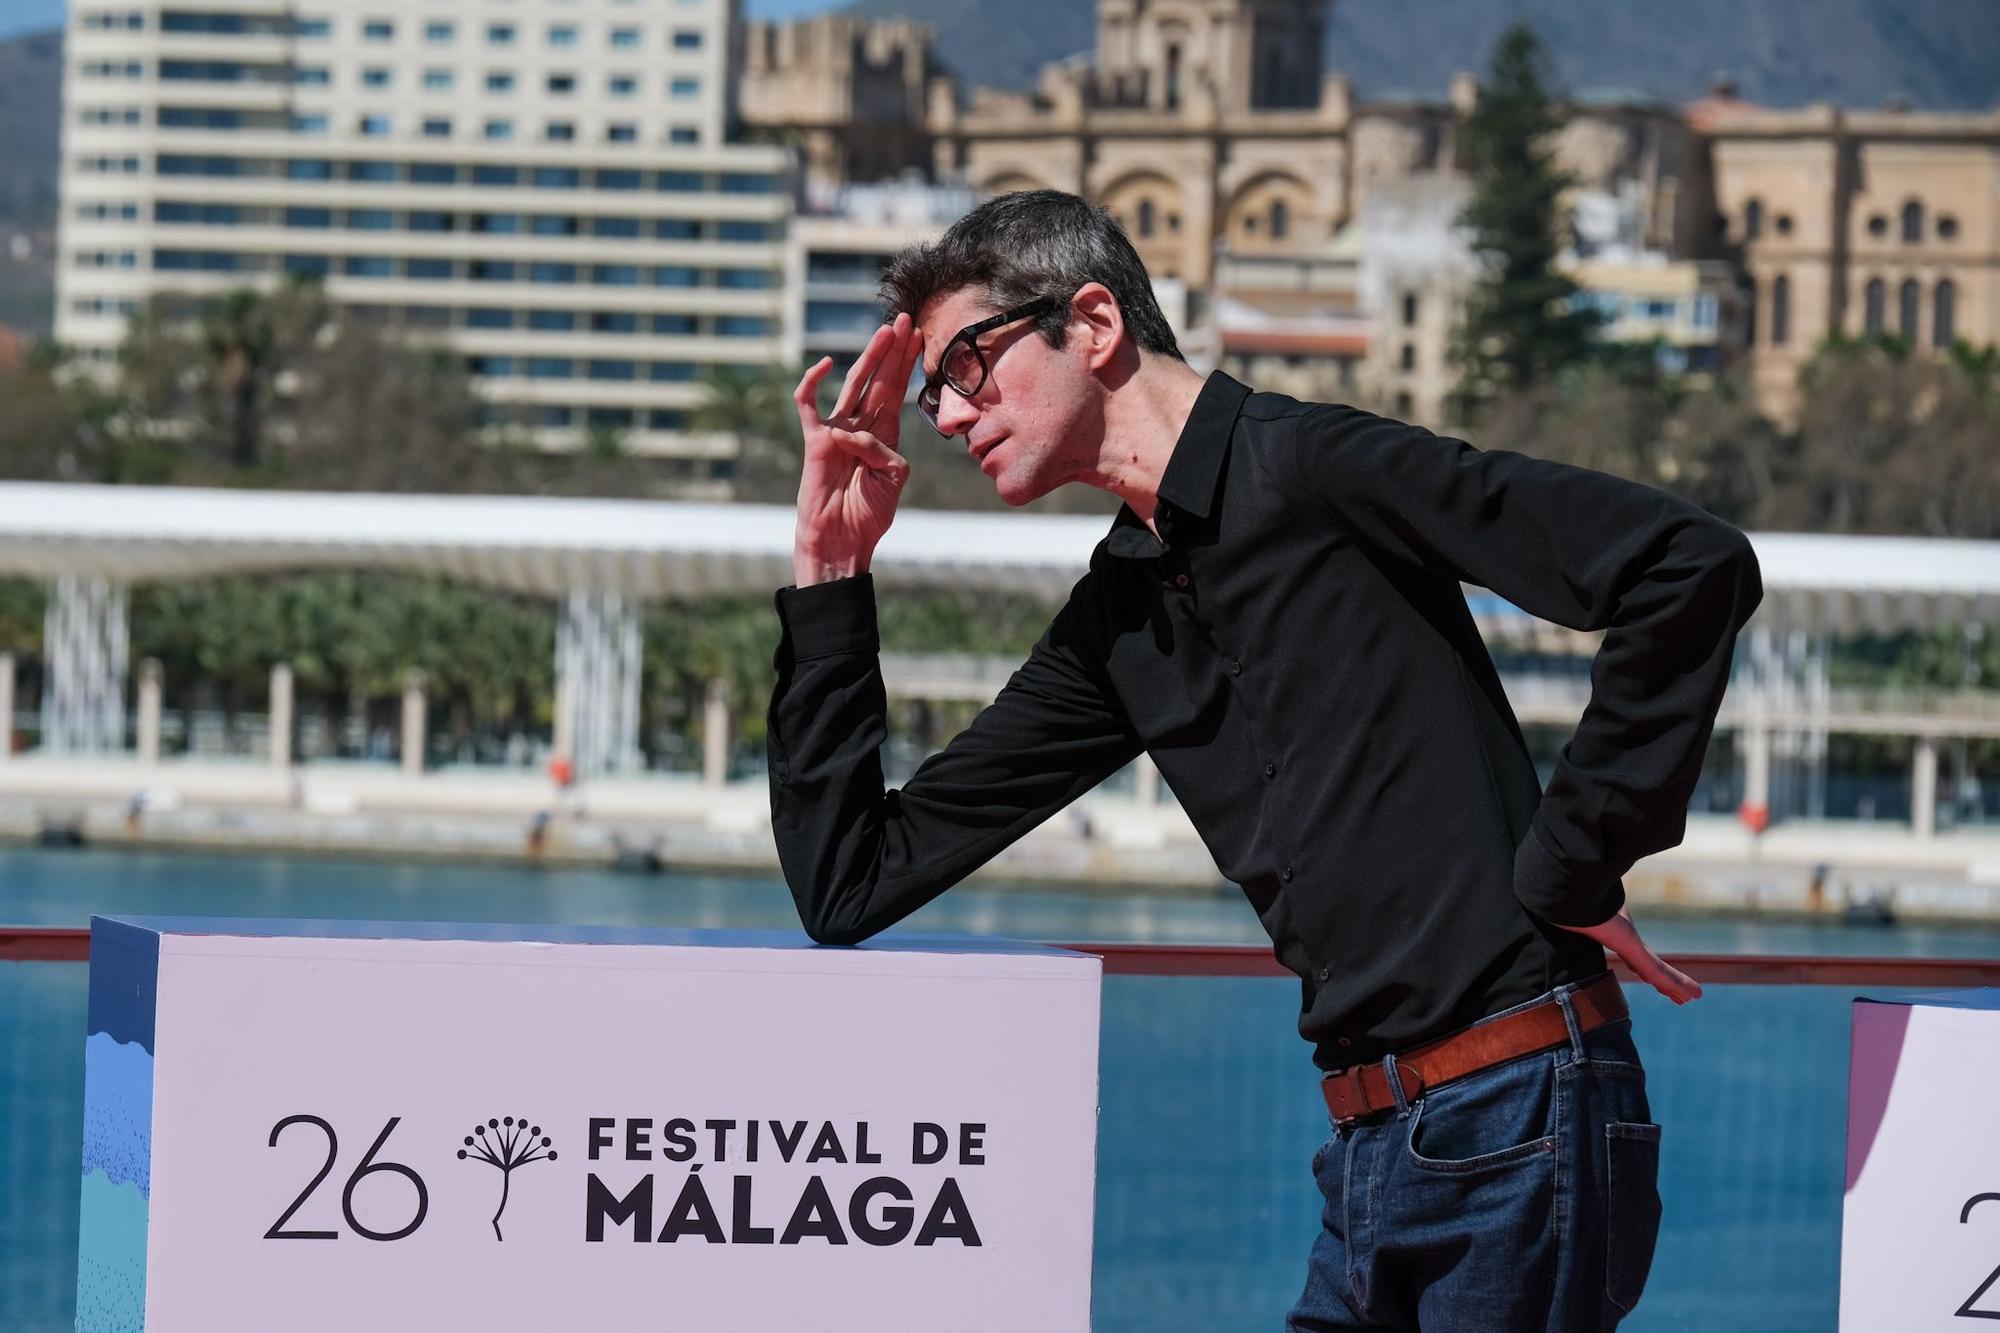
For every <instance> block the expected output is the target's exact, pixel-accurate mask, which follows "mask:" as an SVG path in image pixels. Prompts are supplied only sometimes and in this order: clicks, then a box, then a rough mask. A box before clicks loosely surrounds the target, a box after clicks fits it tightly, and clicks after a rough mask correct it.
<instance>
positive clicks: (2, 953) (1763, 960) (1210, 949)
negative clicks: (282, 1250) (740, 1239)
mask: <svg viewBox="0 0 2000 1333" xmlns="http://www.w3.org/2000/svg"><path fill="white" fill-rule="evenodd" d="M1060 947H1062V948H1065V949H1075V950H1076V951H1078V952H1079V953H1094V954H1096V955H1097V956H1098V957H1100V958H1102V959H1103V960H1104V970H1105V972H1106V973H1107V974H1109V975H1112V976H1124V977H1145V976H1150V977H1289V976H1291V975H1292V974H1291V973H1290V972H1287V971H1286V970H1285V969H1284V968H1282V967H1280V966H1279V965H1278V962H1277V960H1276V959H1275V958H1273V957H1272V956H1271V951H1270V950H1268V949H1265V948H1262V947H1259V946H1257V945H1252V944H1095V943H1081V944H1063V945H1061V946H1060ZM89 957H90V932H89V931H87V930H83V929H80V928H77V927H72V926H0V962H8V961H12V962H40V963H80V962H84V961H86V960H87V959H89ZM1667 961H1668V962H1670V963H1672V964H1673V965H1674V966H1675V967H1678V968H1680V969H1681V970H1682V971H1683V972H1686V973H1688V974H1689V975H1690V976H1692V977H1695V978H1696V979H1697V980H1700V981H1703V982H1708V983H1713V984H1715V985H1734V986H1746V985H1747V986H1777V985H1784V986H1937V987H1959V986H2000V959H1985V958H1801V957H1774V956H1769V955H1759V954H1712V953H1683V954H1668V955H1667ZM1614 967H1615V968H1616V970H1617V971H1618V974H1619V975H1620V976H1621V977H1623V978H1624V979H1625V980H1626V981H1630V980H1631V979H1632V976H1631V973H1630V972H1628V971H1627V970H1626V969H1625V967H1624V965H1623V964H1622V963H1614Z"/></svg>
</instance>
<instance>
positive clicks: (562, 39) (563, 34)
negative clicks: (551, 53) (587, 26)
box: [549, 23, 576, 47]
mask: <svg viewBox="0 0 2000 1333" xmlns="http://www.w3.org/2000/svg"><path fill="white" fill-rule="evenodd" d="M549 45H550V46H554V47H570V46H575V45H576V26H575V25H574V24H570V23H554V24H550V25H549Z"/></svg>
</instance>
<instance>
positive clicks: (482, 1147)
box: [458, 1115, 556, 1240]
mask: <svg viewBox="0 0 2000 1333" xmlns="http://www.w3.org/2000/svg"><path fill="white" fill-rule="evenodd" d="M458 1155H459V1157H460V1158H461V1159H468V1158H469V1159H471V1160H473V1161H478V1162H485V1163H486V1164H487V1165H488V1166H492V1167H497V1168H499V1171H500V1206H499V1207H498V1208H496V1209H494V1210H493V1238H494V1239H495V1240H505V1239H506V1237H505V1236H503V1235H501V1234H500V1214H502V1213H504V1212H506V1211H507V1186H508V1183H509V1182H510V1181H511V1180H512V1178H513V1175H514V1170H515V1168H516V1167H522V1166H526V1165H527V1164H528V1163H530V1162H553V1161H555V1160H556V1154H555V1150H554V1149H553V1148H551V1147H550V1146H549V1139H548V1136H546V1135H545V1134H543V1133H542V1127H541V1126H540V1125H530V1124H529V1123H528V1121H527V1118H526V1117H525V1116H522V1117H516V1116H511V1115H510V1116H507V1117H506V1118H504V1119H501V1120H488V1121H487V1122H486V1123H485V1124H483V1125H475V1126H473V1129H472V1133H470V1134H467V1135H466V1136H465V1146H464V1147H463V1148H460V1149H459V1150H458Z"/></svg>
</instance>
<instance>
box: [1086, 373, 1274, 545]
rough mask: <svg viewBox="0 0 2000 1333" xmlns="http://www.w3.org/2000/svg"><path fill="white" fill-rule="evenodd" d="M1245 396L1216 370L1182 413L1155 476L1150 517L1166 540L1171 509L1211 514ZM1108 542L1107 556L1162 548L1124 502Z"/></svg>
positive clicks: (1171, 523) (1171, 535)
mask: <svg viewBox="0 0 2000 1333" xmlns="http://www.w3.org/2000/svg"><path fill="white" fill-rule="evenodd" d="M1249 396H1250V390H1249V389H1248V388H1246V387H1245V386H1244V385H1242V384H1239V383H1238V382H1237V381H1235V380H1233V379H1231V378H1230V377H1229V376H1227V375H1225V374H1223V373H1222V372H1221V371H1219V370H1218V371H1216V372H1215V373H1213V374H1211V375H1210V376H1209V377H1208V382H1207V383H1205V384H1203V385H1202V386H1201V393H1200V395H1199V396H1197V397H1196V398H1195V400H1194V410H1193V411H1191V412H1189V413H1188V419H1187V424H1186V425H1185V426H1183V427H1182V428H1181V434H1180V438H1179V439H1178V440H1176V441H1175V442H1174V451H1173V453H1172V454H1171V455H1169V456H1168V458H1167V470H1166V471H1165V472H1164V473H1163V474H1161V477H1160V489H1159V495H1158V498H1159V501H1160V503H1159V505H1158V506H1157V507H1156V509H1155V521H1156V522H1157V523H1158V525H1159V528H1160V531H1161V533H1162V534H1164V535H1165V536H1166V537H1167V539H1168V540H1169V541H1172V540H1173V539H1174V537H1175V535H1176V533H1175V527H1176V524H1175V522H1174V519H1175V517H1176V516H1177V514H1176V511H1178V514H1185V515H1189V516H1191V517H1194V518H1203V519H1205V518H1208V517H1210V515H1211V513H1212V512H1213V510H1214V508H1215V494H1216V490H1217V489H1218V487H1219V486H1220V484H1221V481H1222V464H1223V460H1224V459H1226V458H1227V457H1228V456H1229V440H1230V437H1231V436H1232V435H1233V434H1235V431H1236V417H1237V414H1238V413H1240V412H1241V411H1242V410H1243V401H1244V400H1245V399H1246V398H1248V397H1249ZM1108 541H1109V544H1108V545H1107V547H1106V550H1107V551H1108V552H1109V553H1110V554H1112V555H1118V556H1125V557H1128V558H1133V557H1137V558H1144V557H1149V556H1156V555H1158V554H1160V552H1161V550H1162V549H1163V548H1162V546H1161V544H1160V542H1159V540H1158V539H1157V538H1155V537H1154V536H1153V534H1152V532H1151V531H1150V530H1149V529H1148V528H1147V527H1146V525H1145V523H1144V522H1143V521H1142V520H1141V519H1140V518H1139V516H1138V514H1137V513H1135V512H1134V511H1133V509H1132V507H1131V506H1130V505H1120V506H1119V509H1118V517H1117V519H1116V520H1115V521H1114V522H1113V523H1112V527H1111V534H1110V537H1109V539H1108Z"/></svg>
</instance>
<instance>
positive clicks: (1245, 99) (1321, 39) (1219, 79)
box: [1096, 0, 1332, 114]
mask: <svg viewBox="0 0 2000 1333" xmlns="http://www.w3.org/2000/svg"><path fill="white" fill-rule="evenodd" d="M1331 9H1332V3H1331V0H1098V5H1097V61H1096V65H1097V74H1098V78H1099V80H1100V84H1099V96H1100V97H1101V98H1102V99H1103V101H1104V102H1106V103H1109V104H1114V105H1120V106H1132V107H1146V108H1149V109H1151V110H1153V111H1161V112H1169V113H1171V112H1175V111H1179V110H1181V109H1182V108H1183V107H1184V106H1186V105H1187V103H1188V101H1189V99H1190V98H1192V97H1194V96H1196V95H1197V93H1196V91H1195V90H1196V89H1204V90H1205V91H1208V92H1211V93H1212V94H1213V97H1214V101H1215V105H1216V107H1217V109H1218V110H1220V111H1222V112H1223V113H1225V114H1227V113H1230V112H1243V111H1259V110H1277V109H1280V108H1307V107H1314V106H1317V105H1318V104H1319V98H1320V77H1321V64H1322V59H1321V53H1322V52H1323V51H1324V49H1325V39H1326V21H1327V17H1328V12H1329V11H1330V10H1331Z"/></svg>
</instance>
